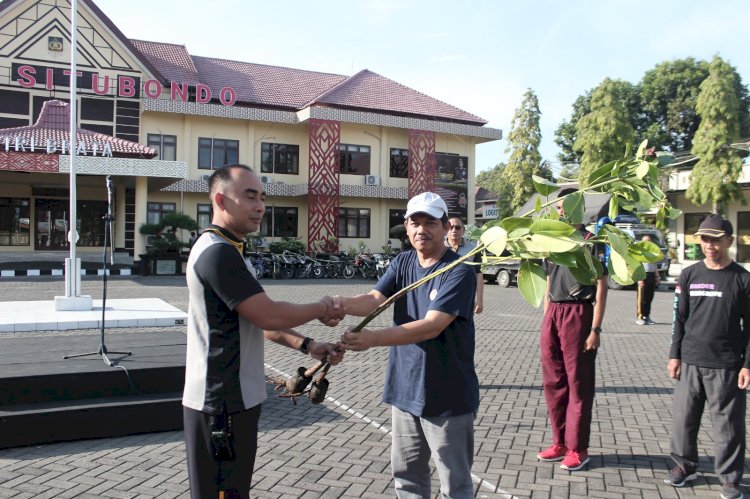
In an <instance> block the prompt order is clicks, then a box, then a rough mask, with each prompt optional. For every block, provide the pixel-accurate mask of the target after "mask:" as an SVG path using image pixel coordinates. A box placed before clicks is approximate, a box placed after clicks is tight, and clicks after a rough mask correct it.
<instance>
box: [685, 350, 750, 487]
mask: <svg viewBox="0 0 750 499" xmlns="http://www.w3.org/2000/svg"><path fill="white" fill-rule="evenodd" d="M738 374H739V369H713V368H708V367H696V366H692V365H690V364H685V363H684V362H683V363H682V366H681V368H680V379H679V380H678V381H677V384H676V385H675V389H674V409H673V411H672V417H673V421H672V444H671V455H672V459H673V460H674V462H675V463H677V464H678V465H680V466H681V467H682V468H683V469H686V470H688V472H692V470H695V469H696V468H697V467H698V444H697V440H698V429H699V427H700V424H701V416H702V414H703V406H704V405H705V403H706V401H707V400H708V413H709V415H710V416H711V426H712V427H713V431H714V454H715V458H714V459H715V461H714V466H715V468H716V474H717V475H718V477H719V480H720V481H721V483H734V484H738V483H739V482H740V480H741V479H742V471H743V468H744V465H745V391H744V390H740V389H739V388H738V387H737V379H738Z"/></svg>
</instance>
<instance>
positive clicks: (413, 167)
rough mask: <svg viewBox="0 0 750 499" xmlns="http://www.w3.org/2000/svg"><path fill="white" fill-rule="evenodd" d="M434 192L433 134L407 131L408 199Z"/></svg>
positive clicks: (422, 131) (421, 131)
mask: <svg viewBox="0 0 750 499" xmlns="http://www.w3.org/2000/svg"><path fill="white" fill-rule="evenodd" d="M434 190H435V132H428V131H424V130H409V197H410V198H411V197H414V196H416V195H417V194H420V193H422V192H428V191H429V192H433V191H434Z"/></svg>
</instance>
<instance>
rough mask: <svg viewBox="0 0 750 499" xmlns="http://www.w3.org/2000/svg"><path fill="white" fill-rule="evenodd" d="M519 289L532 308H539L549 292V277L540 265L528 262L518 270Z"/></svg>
mask: <svg viewBox="0 0 750 499" xmlns="http://www.w3.org/2000/svg"><path fill="white" fill-rule="evenodd" d="M518 289H519V291H521V295H523V297H524V298H525V299H526V301H527V302H529V304H530V305H531V306H532V307H537V308H538V307H539V305H541V304H542V300H543V299H544V293H545V292H546V291H547V275H546V274H545V273H544V270H543V269H542V267H541V266H540V265H539V264H538V263H534V262H532V261H529V260H526V261H525V262H523V263H522V264H521V268H520V269H519V270H518Z"/></svg>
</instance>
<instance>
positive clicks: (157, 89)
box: [143, 80, 161, 99]
mask: <svg viewBox="0 0 750 499" xmlns="http://www.w3.org/2000/svg"><path fill="white" fill-rule="evenodd" d="M152 87H153V90H152ZM143 92H144V93H145V94H146V97H148V98H149V99H158V98H159V96H160V95H161V83H159V81H158V80H146V83H144V84H143Z"/></svg>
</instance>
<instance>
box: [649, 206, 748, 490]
mask: <svg viewBox="0 0 750 499" xmlns="http://www.w3.org/2000/svg"><path fill="white" fill-rule="evenodd" d="M732 232H733V230H732V224H731V223H729V221H728V220H725V219H723V218H722V217H721V215H711V216H709V217H708V218H706V219H705V220H704V221H703V223H701V225H700V227H699V228H698V232H696V233H695V235H696V237H700V238H701V249H702V250H703V254H704V255H705V258H704V259H703V261H700V262H698V263H696V264H694V265H691V266H690V267H687V268H686V269H685V270H683V271H682V273H681V274H680V277H679V279H678V281H677V287H676V289H675V301H674V309H675V313H674V323H673V325H672V344H671V347H670V352H669V363H668V367H667V369H668V371H669V376H670V377H671V378H673V379H676V380H677V383H676V384H675V389H674V409H673V412H672V417H673V422H672V438H671V456H672V460H674V462H675V463H676V466H675V467H674V468H673V469H672V471H670V473H669V475H668V476H667V478H666V479H665V480H664V481H665V482H666V483H668V484H669V485H672V486H674V487H682V486H683V485H685V483H686V482H688V481H691V480H695V479H696V478H697V474H696V470H697V467H698V447H697V442H696V440H697V437H698V429H699V427H700V422H701V415H702V414H703V406H704V405H705V403H706V401H708V410H709V413H710V414H711V425H712V426H713V430H714V440H715V442H714V447H715V462H714V465H715V468H716V474H717V475H718V477H719V480H720V481H721V483H722V490H721V497H722V498H724V499H738V498H742V497H743V494H742V492H741V491H740V489H739V483H740V480H741V479H742V472H743V468H744V466H745V404H746V402H745V392H744V390H745V389H746V388H747V387H748V384H750V355H749V354H750V350H749V345H748V334H747V331H746V330H745V328H746V327H747V325H746V324H745V321H746V320H748V311H750V310H749V309H748V307H749V306H750V272H748V271H747V270H745V269H744V268H743V267H742V266H740V265H738V264H737V263H735V262H733V261H732V260H731V259H730V258H729V248H730V246H731V245H732V243H733V241H734V238H733V237H732Z"/></svg>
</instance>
